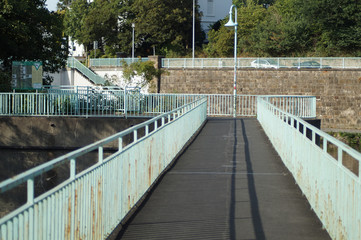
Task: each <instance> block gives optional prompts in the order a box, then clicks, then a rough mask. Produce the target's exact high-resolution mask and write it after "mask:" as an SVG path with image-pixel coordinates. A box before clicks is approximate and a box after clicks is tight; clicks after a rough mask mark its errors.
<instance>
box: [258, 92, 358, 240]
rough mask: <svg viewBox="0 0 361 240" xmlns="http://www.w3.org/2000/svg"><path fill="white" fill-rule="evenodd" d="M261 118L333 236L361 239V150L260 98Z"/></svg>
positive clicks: (260, 120)
mask: <svg viewBox="0 0 361 240" xmlns="http://www.w3.org/2000/svg"><path fill="white" fill-rule="evenodd" d="M257 107H258V109H257V119H258V121H259V122H260V124H261V125H262V127H263V129H264V131H265V133H266V134H267V136H268V138H269V139H270V141H271V142H272V144H273V146H274V148H275V149H276V151H277V152H278V154H279V155H280V157H281V159H282V160H283V162H284V164H285V165H286V167H287V168H288V169H289V171H290V172H291V173H292V175H293V177H294V178H295V180H296V182H297V184H298V185H299V186H300V188H301V190H302V192H303V194H305V196H306V197H307V199H308V201H309V203H310V205H311V207H312V208H313V210H314V211H315V212H316V214H317V215H318V217H319V218H320V220H321V222H322V223H323V225H324V227H325V228H326V229H327V231H328V232H329V234H330V236H331V238H332V239H361V225H360V222H361V204H360V203H361V178H360V174H361V163H360V162H361V154H360V153H359V152H357V151H355V150H353V149H352V148H351V147H349V146H347V145H346V144H344V143H342V142H340V141H338V140H337V139H335V138H333V137H331V136H329V135H328V134H326V133H324V132H322V131H321V130H319V129H317V128H315V127H313V126H311V125H310V124H308V123H307V122H305V121H303V120H302V119H300V118H298V117H296V116H294V115H292V114H289V113H287V112H285V111H283V110H281V109H280V108H277V107H276V106H274V105H273V104H272V103H270V102H269V101H268V99H267V98H258V105H257Z"/></svg>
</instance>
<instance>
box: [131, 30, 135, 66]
mask: <svg viewBox="0 0 361 240" xmlns="http://www.w3.org/2000/svg"><path fill="white" fill-rule="evenodd" d="M132 28H133V34H132V39H133V40H132V62H134V28H135V23H132Z"/></svg>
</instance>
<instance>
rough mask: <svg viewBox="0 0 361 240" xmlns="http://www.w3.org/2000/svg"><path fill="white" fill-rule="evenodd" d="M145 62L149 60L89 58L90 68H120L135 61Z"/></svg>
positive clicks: (144, 58)
mask: <svg viewBox="0 0 361 240" xmlns="http://www.w3.org/2000/svg"><path fill="white" fill-rule="evenodd" d="M139 60H140V61H142V62H146V61H148V60H149V58H147V57H143V58H90V61H89V66H90V67H122V66H123V62H126V63H127V64H130V63H132V62H137V61H139Z"/></svg>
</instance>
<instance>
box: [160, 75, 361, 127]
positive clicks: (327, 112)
mask: <svg viewBox="0 0 361 240" xmlns="http://www.w3.org/2000/svg"><path fill="white" fill-rule="evenodd" d="M167 71H168V73H169V74H168V75H167V74H164V75H163V76H162V79H161V83H160V92H161V93H218V94H233V88H232V87H233V73H234V72H233V69H168V70H167ZM237 78H238V80H237V91H238V94H257V95H259V94H275V95H280V94H284V95H312V96H316V97H317V116H318V117H319V118H320V119H321V120H322V129H324V130H329V129H333V130H347V131H353V130H356V131H361V69H355V70H337V69H331V70H327V71H326V70H319V69H317V70H308V69H307V70H288V69H281V70H273V69H263V70H257V69H243V70H238V71H237Z"/></svg>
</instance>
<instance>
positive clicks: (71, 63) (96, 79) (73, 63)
mask: <svg viewBox="0 0 361 240" xmlns="http://www.w3.org/2000/svg"><path fill="white" fill-rule="evenodd" d="M67 67H69V68H75V69H77V70H78V71H79V72H81V73H82V74H83V75H84V76H85V77H86V78H88V79H89V80H90V81H92V82H93V83H94V84H97V85H98V84H104V83H105V80H104V78H102V77H101V76H99V75H98V74H96V73H94V72H93V71H92V70H90V69H89V68H87V67H86V66H84V65H83V64H82V63H81V62H79V61H78V60H77V59H75V58H74V57H69V58H68V61H67Z"/></svg>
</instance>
